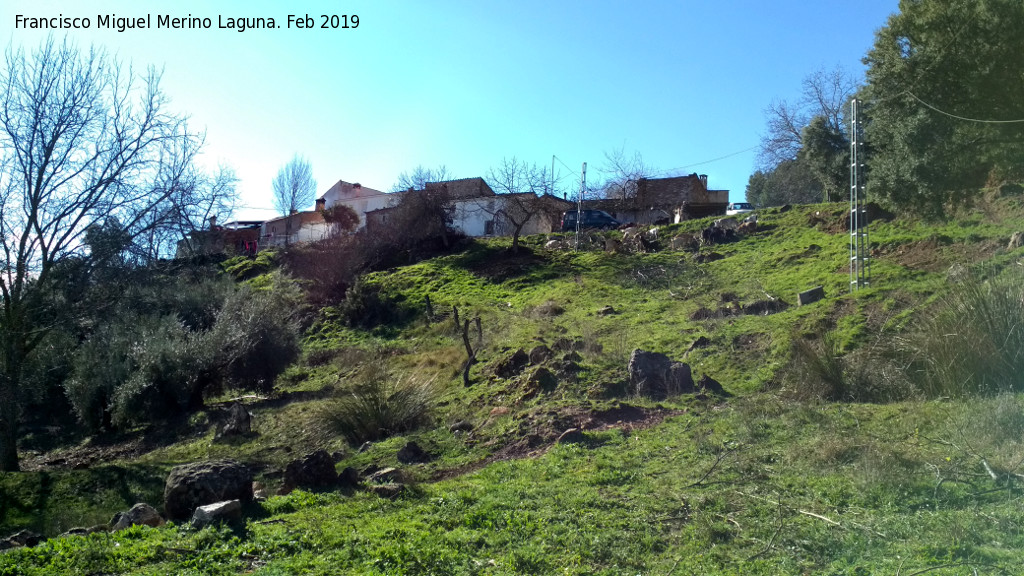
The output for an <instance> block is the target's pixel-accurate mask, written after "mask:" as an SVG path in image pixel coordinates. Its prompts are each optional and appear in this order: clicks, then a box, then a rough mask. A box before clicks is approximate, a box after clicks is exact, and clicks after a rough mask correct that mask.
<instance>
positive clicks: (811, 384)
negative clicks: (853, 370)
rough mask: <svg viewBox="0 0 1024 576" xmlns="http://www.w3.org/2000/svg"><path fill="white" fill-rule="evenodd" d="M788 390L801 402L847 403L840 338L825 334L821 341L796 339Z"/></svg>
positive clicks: (847, 386) (847, 390) (796, 337)
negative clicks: (842, 401)
mask: <svg viewBox="0 0 1024 576" xmlns="http://www.w3.org/2000/svg"><path fill="white" fill-rule="evenodd" d="M789 380H790V384H791V386H789V387H788V388H789V391H790V392H791V393H792V394H793V395H794V396H795V397H796V398H797V399H799V400H826V401H833V400H847V399H849V398H848V396H849V388H850V387H849V384H848V382H847V378H846V374H845V370H844V367H843V361H842V352H841V350H840V345H839V341H838V338H836V336H835V334H834V333H832V332H826V333H825V334H823V335H822V337H821V339H820V340H819V341H818V342H813V341H811V340H808V339H806V338H802V337H800V336H795V337H794V338H793V356H792V361H791V363H790V370H789Z"/></svg>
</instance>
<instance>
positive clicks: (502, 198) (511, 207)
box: [485, 158, 551, 252]
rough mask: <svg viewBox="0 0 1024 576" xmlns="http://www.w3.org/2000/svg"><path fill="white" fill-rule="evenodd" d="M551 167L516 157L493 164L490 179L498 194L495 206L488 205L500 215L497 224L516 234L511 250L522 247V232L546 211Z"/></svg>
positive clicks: (496, 217) (513, 236) (496, 215)
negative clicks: (546, 169) (520, 242)
mask: <svg viewBox="0 0 1024 576" xmlns="http://www.w3.org/2000/svg"><path fill="white" fill-rule="evenodd" d="M547 174H548V173H547V171H545V170H544V169H543V168H540V167H538V166H537V165H536V164H527V163H526V162H522V161H520V160H517V159H516V158H511V159H507V158H506V159H504V160H502V162H501V166H498V167H497V168H492V169H491V170H490V171H489V172H488V174H487V180H488V182H489V183H490V184H491V186H492V187H493V188H494V190H495V192H496V193H497V194H498V196H497V198H496V200H497V202H495V204H494V208H493V209H489V210H487V209H485V210H487V211H488V212H489V213H491V214H492V215H493V216H495V219H496V224H495V225H496V227H499V228H503V229H504V231H506V232H510V233H511V234H512V247H511V251H512V252H516V251H518V250H519V236H520V234H521V233H522V231H523V228H524V227H525V226H526V224H527V223H528V222H529V221H530V220H531V219H533V218H536V217H537V216H538V215H539V214H540V213H541V212H543V211H544V209H545V207H546V204H545V202H544V201H543V199H542V195H543V194H544V191H545V190H547V189H548V188H549V186H550V185H551V183H550V182H549V181H548V180H547Z"/></svg>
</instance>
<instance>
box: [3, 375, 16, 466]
mask: <svg viewBox="0 0 1024 576" xmlns="http://www.w3.org/2000/svg"><path fill="white" fill-rule="evenodd" d="M13 385H14V383H13V382H12V380H11V378H10V377H9V376H7V375H0V472H17V471H18V470H20V469H21V468H20V466H19V465H18V404H17V402H15V400H14V388H13Z"/></svg>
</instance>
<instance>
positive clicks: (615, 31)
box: [0, 0, 898, 219]
mask: <svg viewBox="0 0 1024 576" xmlns="http://www.w3.org/2000/svg"><path fill="white" fill-rule="evenodd" d="M897 5H898V2H897V0H858V1H855V2H849V1H842V2H840V1H833V0H819V1H817V2H807V1H806V0H773V1H770V2H765V1H764V0H760V1H752V0H719V1H716V2H712V1H701V2H697V1H684V0H679V1H676V2H654V1H652V2H631V3H626V2H610V1H608V2H581V1H565V2H557V3H555V2H540V1H530V0H527V1H518V2H481V1H475V2H471V1H455V0H451V1H446V0H438V1H434V2H425V1H423V2H412V1H398V0H393V1H389V0H372V1H371V0H364V1H359V0H357V1H350V2H342V1H326V0H298V1H294V2H258V1H238V2H236V1H229V0H223V1H189V0H177V1H173V2H166V1H161V0H152V1H138V0H135V1H119V0H89V1H81V0H62V1H55V0H33V1H21V0H5V2H3V3H2V5H0V32H2V34H3V37H4V39H5V41H6V42H7V44H8V45H14V46H26V47H32V46H35V45H37V44H38V43H39V42H40V41H41V40H42V39H43V38H44V37H45V35H46V32H45V31H37V30H26V29H16V28H15V16H16V15H17V14H22V15H25V16H34V17H53V16H59V15H61V14H63V15H64V16H82V17H89V18H91V20H92V28H91V29H89V30H69V31H67V32H68V35H69V36H70V37H71V38H73V39H74V40H76V41H77V42H79V44H80V45H82V46H87V45H89V44H96V45H101V46H104V47H106V48H107V49H108V50H109V51H110V52H113V53H116V54H117V55H118V56H119V57H121V58H122V59H125V60H129V61H130V62H131V63H133V64H134V65H135V66H136V67H144V66H147V65H156V66H158V67H162V68H163V71H164V76H163V85H162V86H163V89H164V91H165V92H166V93H167V94H168V95H169V96H170V97H171V99H172V107H173V108H174V109H175V110H176V111H178V112H181V113H185V114H188V115H189V116H190V117H191V122H192V124H193V126H194V127H196V128H200V129H204V130H205V131H206V135H207V141H206V142H207V144H206V148H205V153H204V162H206V163H208V164H210V165H215V164H217V163H224V164H227V165H230V166H232V167H233V168H234V169H235V171H236V172H237V174H238V176H239V178H240V182H239V190H240V192H241V197H242V204H243V206H244V208H242V209H240V210H239V212H238V213H236V216H237V217H239V218H246V219H248V218H257V219H263V218H268V217H271V216H272V215H273V212H272V211H271V210H269V208H270V206H271V199H270V197H271V181H272V179H273V177H274V176H275V175H276V173H277V171H278V169H279V168H280V167H281V166H282V165H284V164H285V163H286V162H287V161H288V160H289V159H291V158H292V156H293V155H295V154H302V155H304V156H305V157H306V158H307V159H309V160H310V162H311V163H312V166H313V171H314V175H315V177H316V179H317V182H318V189H319V192H321V193H322V192H323V191H325V190H326V189H327V188H329V187H330V186H331V185H332V184H333V183H334V182H336V181H337V180H339V179H344V180H347V181H349V182H360V183H362V184H364V185H367V186H371V187H374V188H378V189H383V190H388V189H390V188H391V186H392V185H393V184H394V182H395V181H396V179H397V177H398V175H399V174H400V173H401V172H402V171H408V170H411V169H412V168H414V167H415V166H417V165H420V164H422V165H424V166H427V167H433V166H437V165H440V164H443V165H445V166H447V168H448V170H449V172H450V173H452V174H453V176H455V177H470V176H482V175H485V174H486V173H487V171H488V169H490V168H491V167H494V166H496V165H498V164H500V163H501V161H502V159H503V158H505V157H512V156H515V157H518V158H519V159H522V160H527V161H529V162H536V163H537V164H539V165H541V166H546V167H548V168H550V166H551V162H552V155H557V157H558V161H556V175H558V174H559V173H560V175H561V176H562V177H563V182H564V183H565V184H566V186H567V187H568V188H572V189H573V190H575V189H576V188H578V182H579V175H578V171H579V167H580V164H581V163H582V162H584V161H586V162H588V168H587V179H588V182H589V183H592V184H593V183H596V182H597V181H599V180H600V179H601V174H600V172H599V169H600V167H601V166H602V164H604V154H605V152H607V151H611V150H614V149H618V148H622V149H624V150H625V151H626V152H627V153H629V154H632V153H633V152H639V153H640V154H641V155H642V156H643V159H644V161H645V163H646V164H648V165H650V166H652V167H653V168H654V169H655V170H656V171H658V172H659V173H662V174H677V173H690V172H699V173H706V174H708V177H709V183H710V185H711V187H713V188H717V189H729V190H730V191H731V193H730V197H731V199H732V200H735V201H739V200H743V195H744V188H745V186H746V183H747V179H748V178H749V176H750V174H751V172H752V171H753V169H754V161H755V155H756V151H755V150H753V148H754V147H755V146H756V145H757V144H758V141H759V139H760V135H761V133H762V132H763V130H764V108H765V107H766V106H767V105H768V104H769V103H770V102H771V101H772V100H773V99H786V100H795V99H796V98H797V96H798V93H799V90H800V82H801V80H802V79H803V78H804V77H805V76H806V75H808V74H810V73H811V72H814V71H815V70H817V69H820V68H829V69H830V68H834V67H835V66H843V67H844V68H846V69H847V70H848V71H850V72H852V73H855V74H858V75H859V74H861V73H862V71H863V65H862V64H861V58H862V57H863V56H864V54H865V52H866V51H867V50H868V49H869V48H870V46H871V44H872V41H873V39H874V33H875V31H876V30H877V29H878V28H879V27H881V26H883V25H884V24H885V22H886V19H887V17H888V16H889V14H891V13H893V12H895V11H896V10H897ZM111 13H113V14H117V15H118V16H146V15H147V14H149V15H152V25H153V28H151V29H141V30H127V31H125V32H123V33H122V32H118V31H117V30H108V29H103V30H100V29H97V26H96V16H97V15H98V14H111ZM158 14H172V15H178V16H186V15H188V14H191V15H192V16H204V17H209V18H210V19H211V20H212V27H211V28H210V29H199V30H167V29H156V28H155V27H156V18H157V15H158ZM289 14H295V15H299V16H302V15H305V14H309V15H310V16H311V17H312V18H314V22H315V25H316V27H315V28H313V29H297V28H291V29H289V28H287V17H288V15H289ZM321 14H335V15H339V16H340V15H352V14H356V15H358V16H359V27H358V28H355V29H348V30H344V29H322V28H319V26H320V23H321V22H322V18H321V17H320V15H321ZM218 17H220V18H221V19H223V20H225V21H226V20H227V18H230V17H235V18H237V17H249V18H253V17H273V18H274V19H275V21H276V22H277V24H278V26H279V28H277V29H273V30H246V31H245V32H237V31H234V30H227V29H219V28H218V27H217V26H218ZM723 157H724V158H723ZM715 159H718V160H715ZM709 160H715V161H712V162H708V161H709ZM570 169H571V172H570Z"/></svg>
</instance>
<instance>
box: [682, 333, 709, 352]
mask: <svg viewBox="0 0 1024 576" xmlns="http://www.w3.org/2000/svg"><path fill="white" fill-rule="evenodd" d="M710 345H711V340H708V337H707V336H700V337H699V338H697V339H696V340H694V341H693V344H690V348H689V350H688V351H693V350H696V349H698V348H707V347H708V346H710Z"/></svg>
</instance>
